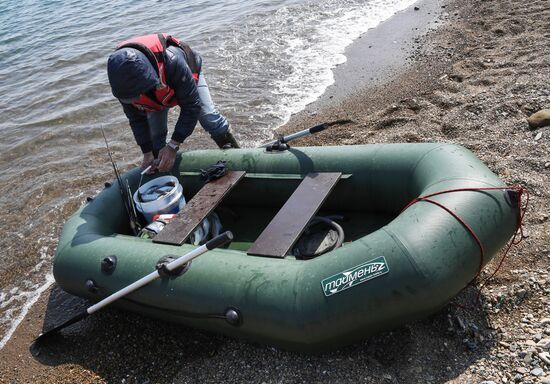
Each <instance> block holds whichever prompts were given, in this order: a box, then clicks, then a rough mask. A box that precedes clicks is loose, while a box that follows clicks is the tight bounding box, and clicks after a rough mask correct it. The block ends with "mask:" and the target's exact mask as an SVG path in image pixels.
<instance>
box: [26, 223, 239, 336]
mask: <svg viewBox="0 0 550 384" xmlns="http://www.w3.org/2000/svg"><path fill="white" fill-rule="evenodd" d="M232 239H233V234H232V233H231V232H230V231H226V232H224V233H222V234H220V235H218V236H216V237H215V238H213V239H212V240H210V241H208V242H207V243H206V244H204V245H201V246H200V247H198V248H196V249H194V250H192V251H191V252H189V253H187V254H185V255H183V256H180V257H178V258H177V259H176V260H174V261H172V262H170V263H168V264H166V265H165V266H164V268H165V269H167V270H168V272H171V271H173V270H175V269H177V268H179V267H182V266H183V265H184V264H186V263H187V262H189V261H191V260H193V259H194V258H196V257H198V256H200V255H202V254H203V253H205V252H207V251H209V250H211V249H214V248H217V247H219V246H221V245H223V244H225V243H227V242H228V241H231V240H232ZM159 277H160V274H159V271H158V270H156V271H154V272H151V273H150V274H148V275H147V276H144V277H142V278H141V279H139V280H137V281H135V282H134V283H132V284H130V285H128V286H127V287H125V288H122V289H121V290H120V291H117V292H115V293H113V294H112V295H110V296H107V297H106V298H104V299H103V300H101V301H100V302H98V303H96V304H94V305H92V306H91V307H88V308H87V309H86V310H85V311H84V312H82V313H79V314H78V315H76V316H75V317H73V318H72V319H69V320H67V321H66V322H64V323H63V324H60V325H58V326H57V327H54V328H52V329H50V330H49V331H46V332H44V333H41V334H40V335H39V336H38V337H37V338H36V339H35V340H34V342H35V343H36V342H40V340H43V339H45V338H47V337H48V336H51V335H53V334H55V333H56V332H58V331H60V330H61V329H63V328H66V327H68V326H69V325H71V324H74V323H77V322H79V321H80V320H82V319H84V318H86V317H88V316H89V315H91V314H92V313H94V312H97V311H99V310H100V309H101V308H103V307H105V306H107V305H109V304H111V303H112V302H114V301H116V300H118V299H120V298H121V297H124V296H126V295H127V294H129V293H131V292H134V291H135V290H137V289H139V288H141V287H143V286H145V285H147V284H149V283H150V282H152V281H154V280H155V279H157V278H159Z"/></svg>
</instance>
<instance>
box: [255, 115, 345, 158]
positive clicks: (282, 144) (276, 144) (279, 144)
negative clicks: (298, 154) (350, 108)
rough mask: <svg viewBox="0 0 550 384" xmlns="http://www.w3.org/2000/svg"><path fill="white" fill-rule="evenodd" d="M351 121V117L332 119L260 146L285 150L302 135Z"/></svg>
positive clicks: (267, 148)
mask: <svg viewBox="0 0 550 384" xmlns="http://www.w3.org/2000/svg"><path fill="white" fill-rule="evenodd" d="M351 122H352V121H351V120H349V119H341V120H335V121H331V122H328V123H321V124H318V125H316V126H314V127H311V128H307V129H304V130H303V131H299V132H296V133H292V134H290V135H287V136H281V137H279V139H277V140H275V141H271V142H269V143H266V144H263V145H260V148H265V149H266V150H267V151H284V150H286V149H288V148H290V146H289V145H288V143H289V142H290V141H293V140H296V139H299V138H301V137H305V136H309V135H313V134H314V133H317V132H321V131H324V130H325V129H327V128H328V127H332V126H333V125H339V124H348V123H351Z"/></svg>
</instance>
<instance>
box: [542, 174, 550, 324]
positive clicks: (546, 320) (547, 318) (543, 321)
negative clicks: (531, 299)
mask: <svg viewBox="0 0 550 384" xmlns="http://www.w3.org/2000/svg"><path fill="white" fill-rule="evenodd" d="M548 164H549V165H550V163H548ZM545 165H546V164H545ZM546 324H550V317H545V318H544V319H541V320H540V325H546Z"/></svg>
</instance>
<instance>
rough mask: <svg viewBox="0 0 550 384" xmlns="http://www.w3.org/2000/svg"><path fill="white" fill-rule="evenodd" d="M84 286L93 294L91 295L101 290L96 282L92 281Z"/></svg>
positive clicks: (88, 281) (89, 280) (87, 281)
mask: <svg viewBox="0 0 550 384" xmlns="http://www.w3.org/2000/svg"><path fill="white" fill-rule="evenodd" d="M84 285H85V286H86V289H87V290H88V292H91V293H97V290H98V289H99V288H98V286H97V284H96V283H95V281H93V280H92V279H88V280H86V282H85V283H84Z"/></svg>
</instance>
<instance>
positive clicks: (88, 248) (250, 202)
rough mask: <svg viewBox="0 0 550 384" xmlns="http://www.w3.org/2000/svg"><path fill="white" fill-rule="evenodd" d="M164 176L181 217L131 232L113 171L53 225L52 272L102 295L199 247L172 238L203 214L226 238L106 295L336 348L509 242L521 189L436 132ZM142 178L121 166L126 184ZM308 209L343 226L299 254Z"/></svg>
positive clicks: (253, 333) (210, 326) (149, 311)
mask: <svg viewBox="0 0 550 384" xmlns="http://www.w3.org/2000/svg"><path fill="white" fill-rule="evenodd" d="M220 160H222V161H224V162H225V166H226V168H227V170H228V172H227V174H226V175H225V176H222V177H221V178H219V179H217V180H215V181H212V182H210V183H206V184H205V182H204V181H203V180H202V179H201V170H205V169H207V168H208V167H209V166H211V165H212V164H215V163H217V162H219V161H220ZM203 173H204V172H203ZM171 175H172V176H175V177H176V178H177V180H178V181H179V183H180V184H181V186H182V191H183V195H184V196H185V199H186V201H187V202H188V204H187V206H188V207H189V210H188V211H185V209H182V211H180V214H181V215H182V218H181V220H180V222H179V223H176V222H174V224H173V225H172V223H168V225H167V226H166V228H165V229H163V231H162V232H160V233H159V234H158V235H157V236H158V239H157V238H153V239H145V238H140V237H136V236H134V235H132V232H131V229H130V226H129V224H128V216H127V214H126V212H125V209H124V204H123V201H122V199H121V195H120V190H119V186H118V185H117V184H118V183H117V182H115V183H113V184H112V185H108V184H106V185H107V186H106V187H105V189H104V190H103V191H101V192H100V193H99V194H98V195H97V196H95V197H94V198H93V199H90V201H89V202H88V203H86V204H85V205H84V206H83V207H81V208H80V209H79V210H78V211H77V212H76V213H75V214H74V215H73V216H72V217H70V218H69V219H68V221H67V222H66V224H65V226H64V228H63V231H62V234H61V237H60V240H59V245H58V250H57V254H56V257H55V261H54V276H55V279H56V281H57V283H58V284H59V285H60V286H61V287H62V288H63V289H64V290H65V291H67V292H69V293H71V294H74V295H77V296H80V297H84V298H88V299H90V300H92V301H99V300H101V299H102V298H104V297H106V296H108V295H109V294H112V293H113V292H115V291H117V290H119V289H121V288H123V287H125V286H127V285H129V284H131V283H132V282H134V281H136V280H138V279H140V278H141V277H142V276H144V275H147V274H148V273H150V272H151V271H154V270H155V268H157V267H158V265H162V259H163V258H164V259H165V258H166V257H167V256H170V255H172V256H171V257H177V256H178V255H183V254H185V253H187V252H189V251H191V250H193V249H194V248H196V246H195V245H192V244H189V243H188V242H185V241H186V240H185V238H186V237H187V236H188V233H189V232H190V231H191V230H195V229H196V227H197V223H199V222H200V220H201V219H202V218H203V217H205V216H206V215H207V214H210V213H211V212H216V214H217V215H218V217H219V219H220V221H221V224H222V226H223V228H224V230H229V231H231V232H232V233H233V241H232V242H231V243H230V244H229V245H228V246H226V248H218V249H214V250H211V251H209V252H207V253H205V254H204V255H202V256H201V257H199V258H197V259H195V260H194V261H193V262H191V263H190V264H188V265H187V266H186V267H185V268H183V269H181V270H180V271H178V273H177V274H171V275H165V276H164V277H163V278H162V279H160V280H157V281H156V282H153V283H151V284H149V285H147V286H145V287H143V288H141V289H139V290H137V291H135V292H134V293H132V294H130V295H128V296H127V297H125V298H123V299H121V300H119V301H118V302H117V303H116V305H117V306H119V307H121V308H124V309H127V310H130V311H136V312H139V313H141V314H144V315H147V316H151V317H156V318H160V319H163V320H167V321H173V322H179V323H182V324H185V325H188V326H192V327H197V328H201V329H205V330H209V331H214V332H219V333H223V334H226V335H229V336H233V337H239V338H244V339H247V340H252V341H256V342H260V343H265V344H270V345H274V346H278V347H281V348H284V349H290V350H300V351H320V350H325V349H329V348H334V347H338V346H342V345H345V344H349V343H352V342H354V341H356V340H360V339H362V338H365V337H366V336H369V335H372V334H374V333H377V332H380V331H382V330H387V329H391V328H394V327H397V326H399V325H402V324H404V323H407V322H410V321H413V320H415V319H420V318H423V317H425V316H427V315H429V314H432V313H434V312H435V311H437V310H438V309H440V308H441V307H442V306H444V305H445V304H446V303H448V302H449V300H450V299H451V298H453V297H454V296H455V295H457V293H458V292H460V291H461V290H462V289H463V288H464V287H465V286H466V285H467V284H468V283H469V282H470V281H472V279H473V278H474V277H475V276H476V275H477V274H478V273H479V271H480V269H481V268H482V267H483V266H484V265H485V264H486V263H488V262H489V261H490V260H491V258H492V257H493V256H494V255H495V254H496V253H497V252H498V251H499V250H500V249H501V248H502V247H503V246H504V245H505V244H506V242H507V241H508V240H509V239H510V238H511V236H512V235H513V234H514V233H515V231H516V229H517V226H518V216H519V214H520V208H519V196H518V191H516V190H514V189H510V188H507V187H506V186H505V185H504V184H503V183H502V182H501V181H500V180H499V179H498V177H497V176H496V175H494V174H493V173H492V172H491V171H490V170H489V169H488V168H487V167H486V166H485V165H484V164H482V163H481V162H480V161H479V160H478V159H477V158H476V157H475V156H474V155H473V154H472V153H471V152H469V151H468V150H467V149H465V148H463V147H460V146H456V145H449V144H385V145H360V146H334V147H304V148H297V147H296V148H290V149H287V150H281V151H266V149H229V150H200V151H188V152H183V153H180V154H178V158H177V161H176V165H175V166H174V168H173V170H172V172H171ZM154 177H158V175H157V176H151V177H148V176H147V177H145V180H140V170H139V169H134V170H132V171H130V172H128V173H126V174H124V175H122V179H123V180H124V183H126V181H127V183H128V186H129V187H130V189H131V190H133V191H135V190H136V189H137V188H138V187H139V185H140V183H142V182H148V181H150V180H151V179H152V178H154ZM224 180H225V181H224ZM194 201H195V202H196V203H195V204H193V202H194ZM195 216H196V217H195ZM178 217H179V215H178ZM318 217H321V218H322V217H329V218H332V219H331V220H332V221H336V222H338V226H339V227H341V231H338V235H339V236H343V238H342V239H341V241H340V242H339V243H338V244H337V245H336V246H335V247H334V248H333V249H329V250H328V251H326V252H324V253H322V254H320V255H318V256H315V255H313V256H311V255H308V256H307V257H304V256H303V254H300V251H299V250H298V248H297V244H298V243H299V242H300V241H301V240H302V239H303V238H304V237H305V236H306V235H307V232H308V229H307V228H306V226H307V225H310V224H311V221H312V220H315V218H318ZM189 218H193V220H195V221H194V224H193V223H191V224H189V221H193V220H191V219H189ZM174 220H175V219H174ZM185 220H187V224H186V225H187V227H188V228H187V229H185V230H184V229H183V227H182V226H184V224H185V223H184V221H185ZM197 220H199V221H197ZM182 223H183V224H182ZM165 231H166V232H165ZM183 232H185V234H183ZM161 235H163V236H161ZM174 239H175V240H174Z"/></svg>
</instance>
